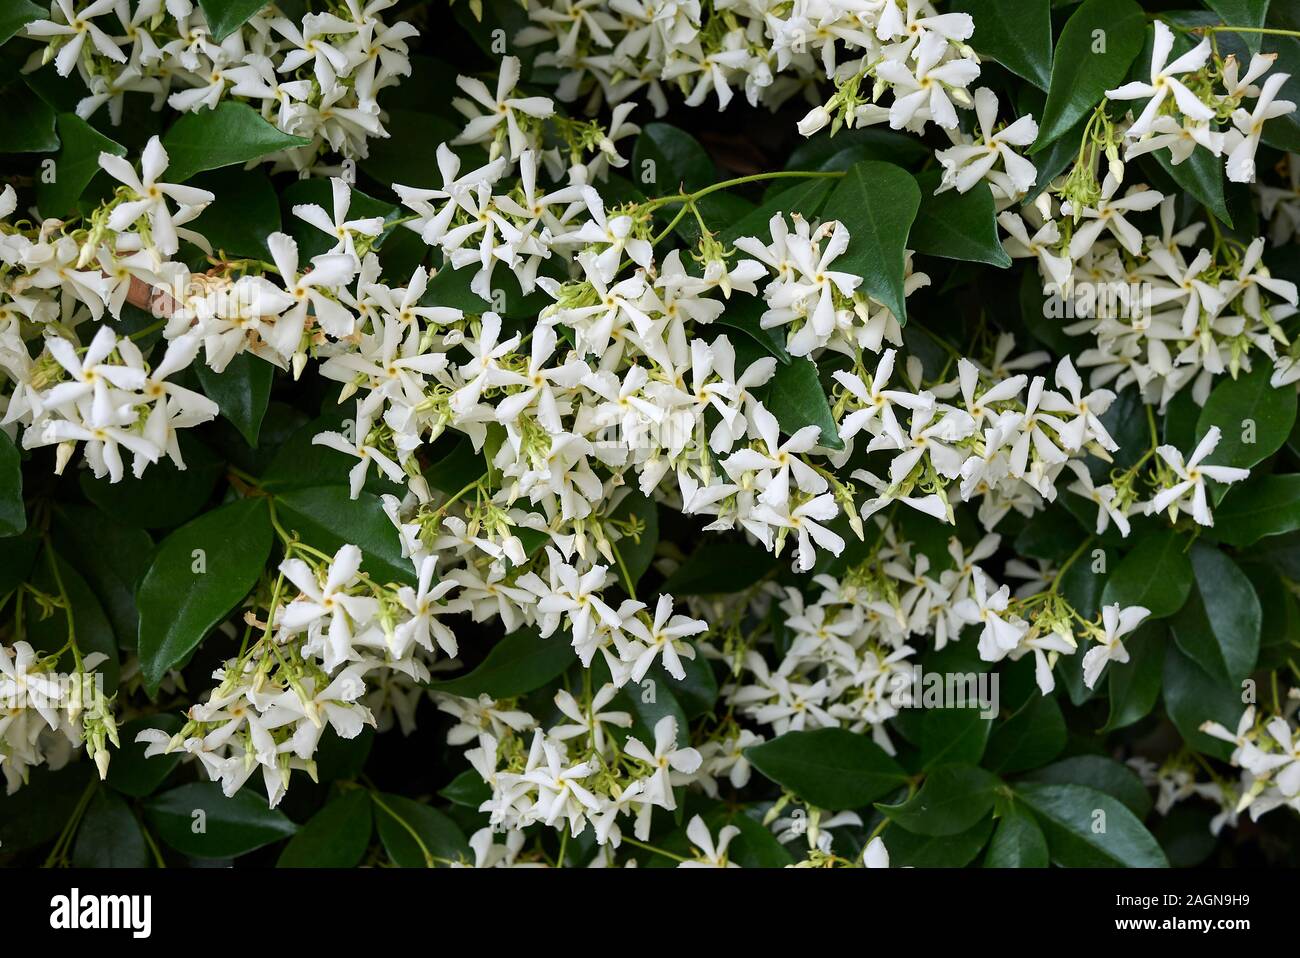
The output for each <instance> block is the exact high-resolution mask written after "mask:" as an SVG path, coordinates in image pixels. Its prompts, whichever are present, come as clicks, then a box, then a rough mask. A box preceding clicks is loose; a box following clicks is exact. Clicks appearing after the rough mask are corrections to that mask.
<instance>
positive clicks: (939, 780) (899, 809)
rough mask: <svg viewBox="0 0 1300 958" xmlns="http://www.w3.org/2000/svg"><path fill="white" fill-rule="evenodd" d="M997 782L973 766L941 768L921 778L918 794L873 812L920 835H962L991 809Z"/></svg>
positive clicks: (990, 774) (946, 766)
mask: <svg viewBox="0 0 1300 958" xmlns="http://www.w3.org/2000/svg"><path fill="white" fill-rule="evenodd" d="M997 787H998V778H997V776H996V775H994V774H992V773H991V772H986V771H984V769H982V768H975V767H974V766H973V765H941V766H940V767H939V768H936V769H934V770H933V771H931V772H930V773H929V774H928V775H926V777H925V782H924V784H922V785H921V788H920V790H919V791H918V792H917V793H916V794H915V795H913V796H912V797H911V798H909V799H908V800H907V801H905V802H903V803H901V804H899V805H882V804H880V803H879V802H877V803H876V808H877V809H879V810H880V812H881V813H882V814H884V815H885V817H887V818H889V819H890V820H891V821H893V822H895V823H897V824H898V825H901V826H902V827H903V828H906V829H907V830H908V831H909V832H916V833H917V834H920V835H956V834H957V833H959V832H964V831H966V830H967V829H968V828H970V827H971V826H972V825H974V824H975V823H976V822H978V821H979V820H980V819H981V818H983V817H984V816H985V815H986V814H988V811H989V809H991V808H992V807H993V792H994V789H996V788H997Z"/></svg>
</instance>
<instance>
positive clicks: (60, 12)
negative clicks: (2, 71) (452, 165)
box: [26, 0, 417, 170]
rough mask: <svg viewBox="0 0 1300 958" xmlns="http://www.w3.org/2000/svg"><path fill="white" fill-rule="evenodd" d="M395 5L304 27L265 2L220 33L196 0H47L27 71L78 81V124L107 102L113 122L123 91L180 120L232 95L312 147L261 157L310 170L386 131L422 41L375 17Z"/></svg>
mask: <svg viewBox="0 0 1300 958" xmlns="http://www.w3.org/2000/svg"><path fill="white" fill-rule="evenodd" d="M395 2H396V0H371V2H369V3H366V4H362V3H360V2H359V0H346V2H345V3H340V4H336V5H332V8H331V9H330V10H329V11H328V12H324V13H308V14H306V15H305V16H304V17H303V18H302V20H301V21H300V22H296V21H294V20H292V19H290V18H289V17H288V16H286V15H285V14H284V13H283V12H281V10H280V9H279V8H278V7H277V6H276V5H274V4H270V5H268V6H267V7H266V9H264V10H262V11H260V12H258V13H254V14H253V15H252V16H251V17H249V18H248V19H247V20H246V21H245V22H244V23H243V24H242V25H240V26H239V27H237V28H236V29H235V30H234V31H233V32H230V33H229V34H228V35H224V36H221V35H217V34H215V33H214V32H213V30H212V28H211V26H210V25H209V24H208V21H207V18H206V17H205V16H204V12H203V8H202V7H201V6H199V5H197V4H195V3H193V2H191V0H166V3H165V5H164V0H90V2H86V0H54V2H53V3H51V4H50V17H49V19H47V20H36V21H34V22H32V23H29V24H28V25H27V27H26V34H27V36H30V37H33V38H37V39H40V40H42V41H44V42H45V46H43V47H42V49H40V50H38V51H37V52H35V53H34V54H33V55H32V62H31V66H33V67H35V66H38V65H40V64H42V63H47V62H49V61H50V60H53V61H54V63H55V67H56V69H57V70H58V73H59V75H60V76H65V77H66V76H69V75H70V74H72V73H73V72H74V71H75V72H76V73H77V75H78V76H79V77H80V78H81V81H82V83H83V84H84V85H85V90H86V95H85V96H84V97H82V99H81V100H80V102H79V103H78V104H77V115H78V116H80V117H81V118H82V119H87V118H89V117H91V116H93V115H94V114H95V113H96V112H97V111H98V110H99V109H101V108H103V107H105V106H107V108H108V111H109V114H110V116H111V118H112V122H113V124H114V125H117V124H119V123H120V122H121V120H122V112H123V104H124V101H125V98H126V96H127V94H130V93H140V94H147V95H150V96H152V97H153V103H154V109H155V110H160V109H162V107H163V106H164V104H165V105H166V106H169V107H171V108H172V109H173V110H176V111H178V112H181V113H186V112H195V111H198V110H207V109H213V108H215V107H216V106H217V105H218V104H219V103H221V102H223V101H225V100H237V101H241V102H244V103H247V104H249V105H251V106H253V107H254V108H255V109H257V110H258V112H259V113H260V114H261V115H262V116H263V117H265V118H266V119H267V120H269V121H270V122H271V123H273V124H274V125H275V126H276V127H277V128H278V129H280V130H281V131H283V132H284V133H287V134H290V135H292V136H297V137H302V138H303V139H305V140H307V141H309V142H307V143H305V144H303V145H302V146H295V147H291V148H289V149H286V150H284V151H282V152H281V153H279V154H275V155H272V156H269V157H267V162H271V163H273V164H274V168H275V169H293V170H307V169H311V168H313V167H315V166H316V165H317V163H318V161H319V160H320V159H321V158H322V153H324V152H326V151H327V150H328V151H332V152H334V153H337V154H341V155H342V156H343V158H344V159H347V160H356V159H358V158H361V157H365V156H366V155H367V153H368V148H367V145H366V143H367V141H368V140H370V139H373V138H375V137H386V136H388V133H387V132H386V131H385V129H384V125H383V120H382V116H381V111H380V108H379V104H378V101H377V97H378V95H379V93H380V92H381V91H382V90H384V89H385V88H387V87H390V86H393V85H394V84H396V83H398V82H400V79H401V78H402V77H404V76H408V75H410V72H411V65H410V60H409V57H408V55H407V41H408V40H410V39H411V38H412V37H414V36H416V35H417V31H416V30H415V28H414V27H413V26H411V25H410V24H409V23H406V22H404V21H399V22H397V23H393V24H388V23H385V22H384V21H383V20H382V19H380V16H379V15H380V14H381V13H382V12H383V11H384V10H386V9H387V8H389V7H391V6H393V4H394V3H395Z"/></svg>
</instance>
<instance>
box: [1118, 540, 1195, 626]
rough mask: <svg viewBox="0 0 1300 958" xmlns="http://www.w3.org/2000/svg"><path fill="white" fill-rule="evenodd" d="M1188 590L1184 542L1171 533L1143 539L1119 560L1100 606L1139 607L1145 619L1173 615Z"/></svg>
mask: <svg viewBox="0 0 1300 958" xmlns="http://www.w3.org/2000/svg"><path fill="white" fill-rule="evenodd" d="M1191 590H1192V563H1191V560H1190V559H1189V558H1188V557H1187V540H1186V539H1184V538H1183V537H1182V536H1179V535H1177V534H1176V533H1174V532H1171V531H1168V530H1166V531H1164V532H1159V533H1156V534H1155V535H1151V536H1147V537H1145V538H1144V539H1143V540H1142V541H1141V542H1139V543H1138V544H1137V545H1136V546H1135V547H1134V548H1133V550H1132V551H1131V552H1129V553H1128V555H1126V556H1124V558H1123V559H1122V560H1120V563H1119V565H1117V566H1116V567H1115V569H1114V572H1113V573H1112V574H1111V576H1110V578H1109V579H1108V580H1107V582H1106V588H1105V590H1104V591H1103V592H1102V596H1101V604H1102V605H1112V604H1114V603H1116V602H1118V603H1119V604H1120V606H1121V607H1122V608H1128V607H1129V606H1131V605H1140V606H1142V607H1143V608H1145V609H1147V610H1149V611H1150V613H1151V614H1150V616H1149V618H1152V619H1162V618H1164V617H1166V616H1170V615H1173V614H1174V613H1175V612H1177V611H1178V610H1179V609H1180V608H1182V606H1183V603H1184V602H1186V601H1187V596H1188V594H1189V593H1190V592H1191Z"/></svg>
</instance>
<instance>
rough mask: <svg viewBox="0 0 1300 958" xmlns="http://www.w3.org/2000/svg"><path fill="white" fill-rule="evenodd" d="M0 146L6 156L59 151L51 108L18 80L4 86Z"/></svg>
mask: <svg viewBox="0 0 1300 958" xmlns="http://www.w3.org/2000/svg"><path fill="white" fill-rule="evenodd" d="M3 89H4V101H5V109H4V112H3V113H0V142H2V143H4V151H5V152H6V153H53V152H54V151H55V150H57V149H58V148H59V135H58V133H57V132H56V131H55V114H54V108H53V107H51V106H50V105H49V104H48V103H46V102H45V101H44V100H42V99H41V98H40V97H38V96H36V95H35V94H34V93H32V91H31V89H30V88H28V86H27V85H26V84H25V83H23V82H22V81H21V80H14V81H13V82H11V83H9V84H6V85H5V87H4V88H3Z"/></svg>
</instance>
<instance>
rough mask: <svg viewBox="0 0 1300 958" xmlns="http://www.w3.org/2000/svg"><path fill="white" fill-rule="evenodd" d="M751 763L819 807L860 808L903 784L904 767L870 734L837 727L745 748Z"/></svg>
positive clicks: (786, 736) (778, 737) (780, 737)
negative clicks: (873, 739) (856, 732)
mask: <svg viewBox="0 0 1300 958" xmlns="http://www.w3.org/2000/svg"><path fill="white" fill-rule="evenodd" d="M745 756H746V757H747V758H748V759H749V760H750V762H752V763H753V765H754V767H755V768H756V769H758V770H759V771H760V772H762V773H763V774H764V775H766V776H767V777H768V778H770V779H771V780H772V781H774V782H776V783H777V784H778V785H781V786H783V787H784V788H787V789H789V790H790V791H792V792H794V793H795V794H796V795H798V796H799V797H800V798H802V799H805V800H806V801H808V802H811V803H812V804H813V805H816V806H818V807H819V808H826V809H835V810H842V809H851V808H861V807H862V806H863V805H866V804H867V803H869V802H872V801H875V800H876V799H878V798H881V797H882V796H884V795H887V794H888V793H889V792H891V791H893V790H894V789H895V788H897V787H898V786H899V785H901V784H902V783H903V781H904V779H905V777H906V776H905V774H904V772H903V769H902V767H901V766H900V765H899V764H898V763H897V762H896V761H894V760H893V759H892V758H890V757H889V755H888V754H886V753H885V750H884V749H882V748H881V747H880V746H879V745H877V744H876V743H875V742H873V741H872V740H871V738H870V737H869V736H866V735H858V734H855V733H853V732H849V731H845V730H844V729H838V728H823V729H816V730H814V731H809V732H786V733H785V734H784V735H779V736H777V737H776V738H774V739H772V740H771V741H768V742H764V743H762V744H761V745H752V746H750V747H749V748H747V749H745Z"/></svg>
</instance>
